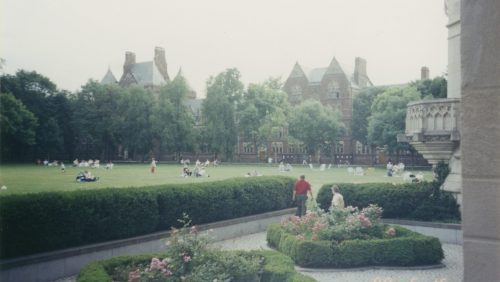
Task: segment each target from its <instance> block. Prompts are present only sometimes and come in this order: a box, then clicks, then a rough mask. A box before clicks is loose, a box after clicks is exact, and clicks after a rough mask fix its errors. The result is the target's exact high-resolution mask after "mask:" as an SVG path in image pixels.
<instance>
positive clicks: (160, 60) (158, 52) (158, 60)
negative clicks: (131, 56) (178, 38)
mask: <svg viewBox="0 0 500 282" xmlns="http://www.w3.org/2000/svg"><path fill="white" fill-rule="evenodd" d="M154 62H155V66H156V67H157V68H158V70H159V71H160V74H161V76H163V79H165V81H169V80H170V78H169V77H168V72H167V60H166V59H165V50H164V49H163V48H162V47H155V58H154Z"/></svg>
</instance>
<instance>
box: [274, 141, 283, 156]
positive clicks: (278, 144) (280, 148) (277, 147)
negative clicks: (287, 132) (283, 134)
mask: <svg viewBox="0 0 500 282" xmlns="http://www.w3.org/2000/svg"><path fill="white" fill-rule="evenodd" d="M271 148H272V150H273V153H277V154H281V153H283V142H272V143H271Z"/></svg>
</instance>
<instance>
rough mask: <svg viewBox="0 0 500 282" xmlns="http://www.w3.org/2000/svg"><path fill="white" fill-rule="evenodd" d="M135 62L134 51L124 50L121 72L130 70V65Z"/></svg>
mask: <svg viewBox="0 0 500 282" xmlns="http://www.w3.org/2000/svg"><path fill="white" fill-rule="evenodd" d="M133 64H135V53H133V52H129V51H127V52H125V63H124V64H123V73H126V72H128V71H129V70H130V67H131V65H133Z"/></svg>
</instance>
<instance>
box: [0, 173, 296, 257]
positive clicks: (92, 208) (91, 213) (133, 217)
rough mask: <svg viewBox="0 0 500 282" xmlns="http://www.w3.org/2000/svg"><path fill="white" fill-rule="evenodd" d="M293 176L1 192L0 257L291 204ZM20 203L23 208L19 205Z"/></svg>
mask: <svg viewBox="0 0 500 282" xmlns="http://www.w3.org/2000/svg"><path fill="white" fill-rule="evenodd" d="M293 182H294V179H291V178H287V177H259V178H235V179H230V180H225V181H216V182H206V183H197V184H178V185H161V186H156V187H142V188H123V189H102V190H92V191H84V190H81V191H75V192H48V193H33V194H21V195H6V196H3V197H0V226H2V229H0V247H1V249H0V257H2V258H7V257H16V256H22V255H28V254H33V253H38V252H46V251H52V250H57V249H62V248H68V247H74V246H80V245H85V244H91V243H97V242H103V241H109V240H115V239H121V238H128V237H132V236H137V235H142V234H147V233H151V232H155V231H160V230H168V229H169V228H171V227H173V226H179V223H178V222H177V219H178V218H180V217H181V216H182V214H183V213H189V214H190V216H191V218H192V222H193V223H194V224H202V223H208V222H214V221H218V220H224V219H230V218H237V217H242V216H247V215H252V214H258V213H263V212H268V211H273V210H280V209H284V208H289V207H291V202H292V201H291V197H292V186H293ZM20 207H22V208H20Z"/></svg>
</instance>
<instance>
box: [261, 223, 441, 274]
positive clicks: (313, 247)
mask: <svg viewBox="0 0 500 282" xmlns="http://www.w3.org/2000/svg"><path fill="white" fill-rule="evenodd" d="M393 227H394V229H396V237H394V238H388V239H373V240H346V241H342V242H340V243H335V242H330V241H311V240H298V239H296V238H295V236H294V235H292V234H289V233H286V232H285V231H284V229H282V228H281V226H280V225H279V224H272V225H270V226H269V227H268V230H267V241H268V243H269V245H270V246H271V247H273V248H276V249H278V250H279V251H280V252H282V253H284V254H285V255H288V256H290V257H291V258H292V259H293V260H294V261H295V263H296V264H298V265H300V266H303V267H343V268H344V267H345V268H348V267H361V266H416V265H434V264H438V263H440V262H441V260H442V259H443V258H444V253H443V249H442V248H441V243H440V242H439V240H438V239H437V238H435V237H430V236H425V235H422V234H420V233H416V232H413V231H410V230H408V229H405V228H403V227H400V226H393Z"/></svg>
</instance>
